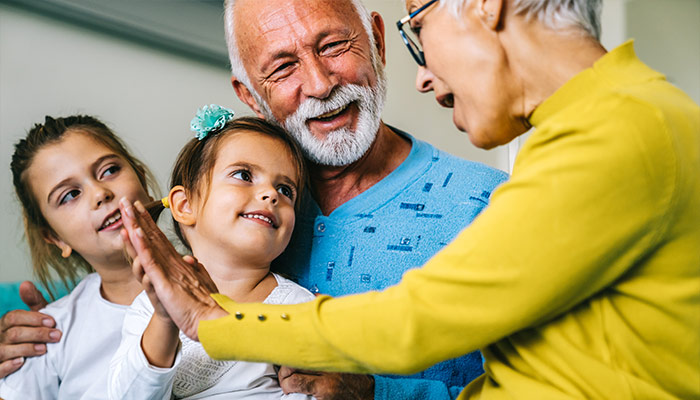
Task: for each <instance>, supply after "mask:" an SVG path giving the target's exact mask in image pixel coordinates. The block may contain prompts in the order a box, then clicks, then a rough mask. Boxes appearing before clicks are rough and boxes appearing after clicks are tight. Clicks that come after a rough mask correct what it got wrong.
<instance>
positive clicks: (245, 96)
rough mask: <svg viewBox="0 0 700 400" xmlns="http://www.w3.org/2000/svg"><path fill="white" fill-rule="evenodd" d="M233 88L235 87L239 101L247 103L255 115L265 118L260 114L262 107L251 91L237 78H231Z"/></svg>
mask: <svg viewBox="0 0 700 400" xmlns="http://www.w3.org/2000/svg"><path fill="white" fill-rule="evenodd" d="M231 86H233V90H234V91H235V92H236V96H238V98H239V99H241V101H242V102H244V103H246V104H247V105H248V107H250V109H251V110H253V112H255V114H256V115H257V116H258V117H260V118H264V117H265V116H264V115H263V114H262V113H261V112H260V106H258V102H257V101H255V97H253V95H252V94H251V93H250V90H248V88H247V87H246V86H245V85H244V84H243V82H241V81H239V80H238V79H236V77H235V76H232V77H231Z"/></svg>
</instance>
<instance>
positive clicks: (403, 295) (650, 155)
mask: <svg viewBox="0 0 700 400" xmlns="http://www.w3.org/2000/svg"><path fill="white" fill-rule="evenodd" d="M406 7H407V9H408V11H409V12H410V15H409V16H407V17H406V18H404V19H402V20H401V21H399V23H398V25H399V29H400V30H401V34H402V36H404V39H405V41H406V43H407V45H408V46H409V50H410V51H411V53H412V55H413V56H414V58H415V59H416V61H417V62H418V64H419V66H420V67H419V71H418V76H417V86H418V89H419V90H421V91H425V92H427V91H433V92H434V93H435V97H436V100H437V102H438V103H440V105H442V106H444V107H449V108H453V110H454V117H453V118H454V123H455V125H457V126H458V127H459V128H460V129H461V130H464V131H466V132H467V133H468V134H469V137H470V139H471V141H472V142H473V143H474V144H475V145H477V146H478V147H481V148H492V147H495V146H498V145H501V144H505V143H508V142H509V141H511V140H513V139H514V138H516V137H518V136H519V135H521V134H522V133H523V132H525V131H527V130H528V129H529V128H530V127H534V128H535V130H534V133H533V134H532V135H531V137H530V138H529V139H528V140H527V141H526V143H525V145H524V147H523V149H522V150H521V152H520V154H519V155H518V159H517V162H516V165H515V168H514V171H513V175H512V178H511V180H510V181H509V182H508V183H506V184H504V185H503V186H502V187H501V188H500V189H499V190H497V191H496V192H494V194H493V196H492V201H491V205H490V206H489V208H488V209H487V210H486V211H484V212H483V213H482V214H481V216H479V217H478V218H477V220H476V221H475V222H474V224H473V225H472V226H470V227H469V228H467V229H466V230H464V231H463V232H462V233H461V235H460V236H459V237H458V238H457V239H456V240H455V241H454V242H453V243H452V244H450V245H449V246H448V247H446V248H445V249H444V251H442V252H441V253H439V254H438V255H437V256H436V257H435V258H433V259H432V260H431V261H430V262H428V264H426V265H425V266H424V267H422V268H420V269H416V270H413V271H410V272H408V273H406V274H405V276H404V278H403V280H402V282H401V283H400V284H399V285H397V286H395V287H392V288H390V289H388V290H386V291H384V292H381V293H367V294H363V295H358V296H349V297H344V298H338V299H331V298H328V297H320V298H318V299H317V300H316V301H314V302H311V303H307V304H303V305H296V306H271V305H260V304H237V303H234V302H233V301H231V300H229V299H227V298H225V297H222V296H219V295H214V296H213V298H214V299H215V300H216V303H214V302H213V301H212V299H211V298H209V297H208V296H206V293H204V291H203V290H199V291H196V290H195V291H194V293H196V294H194V295H188V293H187V291H188V290H189V289H187V286H188V284H187V283H186V282H194V281H195V279H206V277H205V276H203V277H199V278H197V277H196V276H193V274H194V273H195V272H197V271H198V269H196V268H185V265H183V263H182V261H181V260H179V258H178V256H177V254H175V253H173V251H172V249H171V248H170V247H169V246H168V245H166V243H165V242H163V241H162V240H161V239H160V236H158V235H159V233H158V231H157V230H156V229H155V227H154V226H153V225H152V224H151V222H150V221H149V220H148V218H147V216H146V214H144V210H143V208H142V207H137V209H138V210H139V211H140V212H139V213H135V212H134V210H133V209H132V208H131V206H130V205H128V204H125V205H124V208H125V209H124V212H125V214H127V215H131V217H125V225H126V226H127V228H128V230H129V235H130V238H131V241H132V242H133V245H134V247H135V251H136V252H137V253H138V255H139V261H140V263H141V265H142V267H143V269H144V270H145V272H146V274H147V275H148V279H149V280H150V281H151V282H152V283H153V284H154V287H155V291H156V292H157V294H158V296H159V297H160V299H161V300H162V301H163V302H164V303H165V304H166V307H167V309H168V311H169V312H170V313H171V315H173V317H174V318H175V319H176V320H177V321H178V325H180V326H181V328H182V329H183V330H184V331H185V332H186V333H188V334H189V335H190V336H192V337H197V336H198V338H199V340H200V341H201V342H202V344H203V345H204V347H205V349H206V350H207V351H208V352H209V354H210V355H211V356H213V357H215V358H226V359H241V360H259V361H265V362H274V363H279V364H287V365H295V366H299V367H305V368H310V369H330V370H342V371H351V372H352V371H355V372H363V373H366V372H377V371H382V372H394V373H411V372H414V371H418V370H421V369H423V368H425V367H427V366H429V365H431V364H434V363H436V362H438V361H441V360H445V359H448V358H451V357H455V356H458V355H461V354H465V353H467V352H470V351H472V350H474V349H481V350H482V352H483V354H484V357H485V370H486V373H485V375H483V376H482V377H480V378H479V379H477V380H476V381H474V382H473V383H472V384H470V385H469V386H468V387H467V388H465V389H464V391H463V392H462V394H461V397H460V398H489V399H505V398H534V399H550V398H616V399H632V398H649V399H652V398H653V399H672V398H698V397H700V335H698V332H700V109H699V108H698V106H697V105H696V104H694V103H693V102H692V101H691V100H690V99H689V98H688V97H687V96H686V95H685V94H684V93H683V92H681V91H680V90H679V89H677V88H675V87H673V86H672V85H671V84H669V83H668V82H666V80H665V79H664V77H663V76H662V75H661V74H659V73H657V72H655V71H653V70H651V69H650V68H648V67H647V66H645V65H644V64H642V63H641V62H640V61H639V60H638V59H637V57H636V56H635V53H634V50H633V47H632V43H631V42H628V43H625V44H623V45H622V46H620V47H618V48H616V49H614V50H612V51H611V52H609V53H606V51H605V49H604V48H603V47H602V46H601V45H600V43H599V41H598V39H597V38H598V34H599V13H600V7H601V2H600V1H599V0H566V1H565V0H441V1H437V0H432V1H427V2H426V1H421V0H407V1H406ZM412 34H415V35H417V36H418V37H417V38H411V35H412ZM137 225H140V226H141V229H142V231H139V230H135V229H136V227H137ZM144 233H145V234H144ZM133 250H134V249H132V251H133ZM190 261H191V260H190ZM165 265H167V266H168V267H169V270H168V275H167V276H166V274H165V273H164V271H165V269H164V268H163V266H165ZM137 267H138V263H137ZM193 271H195V272H193ZM192 286H194V284H192ZM183 287H184V289H183ZM224 310H225V311H224Z"/></svg>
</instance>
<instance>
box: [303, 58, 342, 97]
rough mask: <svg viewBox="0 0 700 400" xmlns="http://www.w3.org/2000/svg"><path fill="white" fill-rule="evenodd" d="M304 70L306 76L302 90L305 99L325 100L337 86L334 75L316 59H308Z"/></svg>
mask: <svg viewBox="0 0 700 400" xmlns="http://www.w3.org/2000/svg"><path fill="white" fill-rule="evenodd" d="M304 69H305V70H306V71H305V72H306V74H305V79H304V84H303V86H302V90H303V93H304V96H306V97H313V98H317V99H325V98H327V97H328V96H329V95H330V94H331V92H332V91H333V89H335V87H336V86H337V85H338V79H337V77H336V76H335V74H333V73H332V71H330V70H329V69H328V68H327V67H326V66H325V65H324V64H323V62H322V60H319V59H318V58H316V57H310V58H309V59H308V60H307V61H306V62H305V63H304Z"/></svg>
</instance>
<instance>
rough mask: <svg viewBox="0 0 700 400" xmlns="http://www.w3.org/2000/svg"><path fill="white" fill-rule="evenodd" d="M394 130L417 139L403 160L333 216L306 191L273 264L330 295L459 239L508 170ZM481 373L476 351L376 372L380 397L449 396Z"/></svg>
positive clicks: (389, 277) (376, 281)
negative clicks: (416, 367) (406, 372)
mask: <svg viewBox="0 0 700 400" xmlns="http://www.w3.org/2000/svg"><path fill="white" fill-rule="evenodd" d="M395 131H396V132H397V133H400V134H401V135H403V136H405V137H406V138H408V139H410V140H411V142H412V147H411V152H410V154H409V155H408V157H407V158H406V160H405V161H404V162H403V163H402V164H401V165H400V166H399V167H398V168H397V169H396V170H394V171H393V172H392V173H391V174H389V175H388V176H387V177H385V178H384V179H383V180H381V181H380V182H379V183H377V184H375V185H374V186H372V187H371V188H369V189H368V190H366V191H365V192H363V193H362V194H360V195H359V196H356V197H355V198H353V199H351V200H350V201H348V202H346V203H344V204H343V205H341V206H340V207H338V208H337V209H336V210H334V211H333V212H332V213H331V214H330V215H328V216H324V215H322V213H321V211H320V209H319V207H318V205H317V204H316V203H315V202H314V200H313V199H312V198H311V196H309V195H307V196H305V201H304V203H303V204H302V209H301V211H300V213H299V215H298V216H297V225H296V228H295V232H294V236H293V238H292V242H291V243H290V245H289V247H288V248H287V251H286V252H285V253H284V254H283V255H282V256H280V258H279V259H278V260H276V262H275V265H274V266H273V269H274V270H275V271H278V272H281V273H283V274H285V275H287V276H289V277H290V278H291V279H293V280H295V281H296V282H299V284H301V285H302V286H304V287H306V288H308V289H309V290H311V291H312V292H314V293H322V294H328V295H331V296H343V295H348V294H354V293H361V292H366V291H369V290H383V289H385V288H387V287H389V286H391V285H395V284H397V283H398V282H399V281H400V280H401V277H402V275H403V274H404V272H406V271H407V270H409V269H411V268H415V267H419V266H421V265H423V264H424V263H425V262H426V261H427V260H428V259H430V258H431V257H432V256H433V255H434V254H435V253H437V252H438V251H439V250H440V249H441V248H442V247H444V246H445V245H446V244H447V243H449V242H450V241H451V240H452V239H454V238H455V236H457V234H458V233H459V232H460V231H461V230H462V229H463V228H464V227H466V226H467V225H469V223H471V221H472V220H473V219H474V218H475V217H476V216H477V215H478V214H479V213H480V212H481V211H482V210H483V209H484V207H486V205H487V204H488V201H489V196H490V195H491V192H492V191H493V190H494V189H495V188H496V186H498V185H499V184H500V183H502V182H503V181H505V180H506V179H507V177H508V176H507V174H505V173H504V172H502V171H499V170H496V169H493V168H490V167H487V166H485V165H483V164H479V163H475V162H471V161H465V160H462V159H459V158H457V157H454V156H452V155H450V154H447V153H445V152H442V151H440V150H438V149H436V148H435V147H433V146H431V145H430V144H428V143H425V142H422V141H420V140H417V139H415V138H413V137H412V136H410V135H408V134H406V133H404V132H400V131H398V130H395ZM465 295H467V294H465ZM436 340H439V339H436ZM482 373H483V367H482V359H481V355H480V354H479V352H474V353H471V354H468V355H466V356H463V357H460V358H457V359H454V360H449V361H446V362H443V363H440V364H437V365H436V366H434V367H431V368H429V369H428V370H426V371H423V372H422V373H419V374H416V375H412V376H410V377H395V376H375V399H450V398H454V397H456V396H457V394H458V391H459V389H460V388H461V387H463V386H465V385H466V384H467V383H469V382H470V381H472V380H473V379H474V378H476V377H477V376H479V375H480V374H482Z"/></svg>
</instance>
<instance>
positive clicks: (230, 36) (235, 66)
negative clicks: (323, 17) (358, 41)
mask: <svg viewBox="0 0 700 400" xmlns="http://www.w3.org/2000/svg"><path fill="white" fill-rule="evenodd" d="M327 1H330V2H336V1H338V0H327ZM349 1H351V2H352V4H353V5H354V6H355V9H356V10H357V14H358V15H359V16H360V20H361V21H362V26H363V27H364V28H365V31H366V32H367V35H369V41H370V45H371V46H372V48H374V47H375V41H374V35H373V34H372V14H371V13H370V12H369V10H367V7H365V5H364V4H363V3H362V1H361V0H349ZM235 4H236V0H226V1H225V2H224V30H225V31H226V45H227V46H228V58H229V60H230V61H231V75H233V76H234V77H235V78H236V79H238V80H239V81H240V82H241V83H243V85H244V86H245V87H247V88H248V90H249V91H250V92H251V93H252V94H253V95H254V97H256V99H257V97H258V96H256V95H257V92H256V91H255V89H254V88H253V86H252V85H251V82H250V77H249V76H248V73H247V72H246V70H245V67H244V66H243V59H242V58H241V52H240V49H239V48H238V43H237V41H236V35H235V29H234V23H233V21H234V15H233V14H234V13H233V11H234V6H235ZM372 56H373V57H374V56H375V52H374V51H372ZM257 100H259V99H257Z"/></svg>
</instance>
